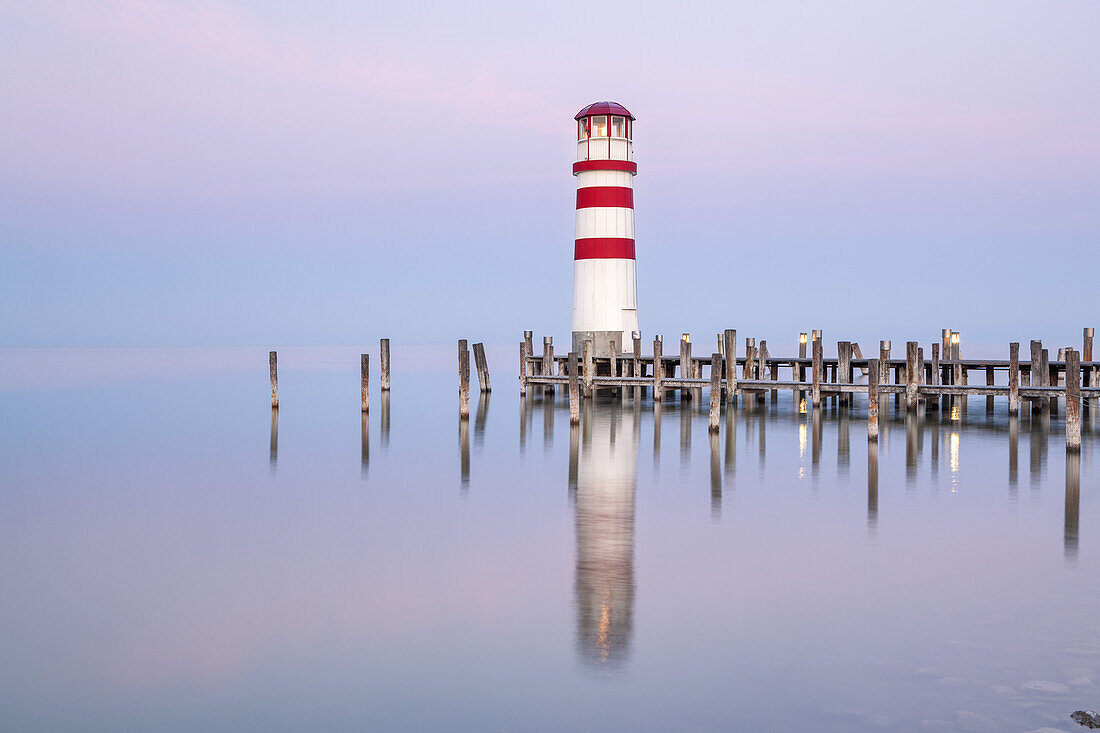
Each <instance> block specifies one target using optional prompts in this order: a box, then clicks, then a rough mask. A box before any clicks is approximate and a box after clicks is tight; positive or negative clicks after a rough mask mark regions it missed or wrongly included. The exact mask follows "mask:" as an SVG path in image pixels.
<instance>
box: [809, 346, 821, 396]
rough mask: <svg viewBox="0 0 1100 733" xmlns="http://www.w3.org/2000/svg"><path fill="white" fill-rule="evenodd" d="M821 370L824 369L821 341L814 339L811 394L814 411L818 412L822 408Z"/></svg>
mask: <svg viewBox="0 0 1100 733" xmlns="http://www.w3.org/2000/svg"><path fill="white" fill-rule="evenodd" d="M821 368H822V353H821V339H814V343H813V369H812V371H813V390H812V392H811V393H810V394H811V398H812V402H813V406H814V410H815V411H816V410H817V409H818V408H819V407H820V406H821Z"/></svg>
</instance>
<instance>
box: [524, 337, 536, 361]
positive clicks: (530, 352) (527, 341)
mask: <svg viewBox="0 0 1100 733" xmlns="http://www.w3.org/2000/svg"><path fill="white" fill-rule="evenodd" d="M523 345H524V346H526V347H527V356H534V355H535V339H534V332H533V331H524V332H523Z"/></svg>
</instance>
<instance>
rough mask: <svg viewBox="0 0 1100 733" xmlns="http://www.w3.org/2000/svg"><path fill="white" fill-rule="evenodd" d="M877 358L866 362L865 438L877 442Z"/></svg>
mask: <svg viewBox="0 0 1100 733" xmlns="http://www.w3.org/2000/svg"><path fill="white" fill-rule="evenodd" d="M878 378H879V367H878V359H871V361H870V362H869V363H868V364H867V440H868V441H870V442H872V443H877V442H878Z"/></svg>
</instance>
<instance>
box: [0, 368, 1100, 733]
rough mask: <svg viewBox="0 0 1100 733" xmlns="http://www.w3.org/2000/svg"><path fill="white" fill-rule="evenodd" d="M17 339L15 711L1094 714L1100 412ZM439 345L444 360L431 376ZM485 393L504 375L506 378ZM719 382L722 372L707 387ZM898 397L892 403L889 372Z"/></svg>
mask: <svg viewBox="0 0 1100 733" xmlns="http://www.w3.org/2000/svg"><path fill="white" fill-rule="evenodd" d="M513 351H514V350H513V349H511V348H508V349H503V350H499V351H498V350H492V351H491V353H490V359H491V363H490V366H491V368H492V376H493V380H494V382H493V383H494V387H495V389H494V391H493V393H492V396H491V398H490V399H487V400H485V399H483V400H482V401H481V402H478V400H477V394H476V391H475V393H474V395H473V399H472V404H471V417H470V420H469V421H468V422H462V421H460V420H459V418H458V412H457V380H456V377H455V370H454V368H453V366H452V365H453V364H454V361H455V360H454V356H453V347H448V348H446V349H443V348H439V349H434V348H428V347H424V348H404V349H402V348H398V347H395V350H394V377H393V391H392V393H391V394H390V395H389V397H388V399H383V398H382V396H381V395H380V394H379V392H378V389H377V381H376V382H375V384H374V385H372V393H371V411H370V414H369V417H368V419H367V421H366V424H365V425H364V422H363V418H362V415H361V413H360V410H359V394H358V392H359V374H358V364H359V356H358V354H359V352H358V350H355V349H337V348H333V349H284V350H280V401H281V408H280V410H279V411H278V413H277V415H273V414H272V411H271V409H270V402H269V393H268V382H267V352H266V350H264V349H119V350H110V349H85V350H82V349H0V466H2V472H0V729H2V730H5V731H149V730H157V731H197V730H202V731H253V730H255V731H275V730H333V731H345V730H346V731H365V730H371V731H374V730H449V731H466V730H468V731H497V730H499V731H546V730H585V731H588V730H591V731H606V730H630V731H648V730H654V731H657V730H699V731H710V730H746V731H749V730H752V731H765V730H767V731H771V730H774V731H806V730H814V731H853V730H892V731H928V730H932V731H955V730H958V731H1030V730H1037V729H1042V728H1044V727H1047V728H1049V729H1054V730H1064V731H1074V730H1081V729H1080V728H1079V727H1078V726H1077V725H1076V724H1075V723H1073V722H1072V721H1071V720H1070V719H1069V717H1068V715H1069V713H1071V712H1072V711H1074V710H1077V709H1082V708H1097V707H1100V684H1098V682H1100V541H1098V540H1100V502H1098V501H1097V495H1098V493H1100V486H1098V485H1097V484H1098V481H1097V479H1098V477H1100V471H1098V467H1097V447H1098V445H1100V421H1098V416H1097V414H1096V412H1095V411H1092V412H1086V413H1085V419H1084V425H1083V449H1082V452H1081V455H1080V458H1079V459H1076V460H1070V461H1067V458H1066V454H1065V449H1064V433H1063V427H1064V425H1063V423H1062V415H1061V414H1060V413H1056V414H1050V413H1049V412H1044V413H1037V414H1036V415H1035V416H1032V415H1031V414H1030V413H1029V411H1028V409H1027V408H1026V407H1022V408H1021V415H1020V417H1019V419H1018V420H1012V421H1010V420H1009V419H1008V416H1007V414H1006V413H1007V407H1006V404H1005V400H1003V399H1002V400H998V401H997V402H996V403H995V404H994V405H993V407H992V409H991V410H990V409H989V408H988V407H987V403H986V400H985V399H984V398H974V399H971V400H970V401H969V403H968V404H966V405H965V407H963V406H961V405H955V406H954V408H953V407H952V406H951V405H944V406H943V409H940V410H937V411H933V412H929V413H927V414H926V415H925V416H924V417H923V418H920V419H917V418H915V417H910V418H908V419H907V418H906V416H905V414H904V411H903V410H897V409H896V408H894V407H893V405H894V401H893V399H892V398H891V399H890V400H889V402H888V404H890V405H891V409H890V410H889V411H888V412H886V414H884V416H883V418H882V434H881V439H880V443H879V447H878V449H877V451H871V452H870V453H869V451H868V444H867V440H866V412H865V410H866V403H865V399H864V398H863V397H859V398H857V401H856V404H855V405H854V406H853V407H852V408H850V410H845V409H841V408H838V407H837V406H835V405H827V406H823V408H822V410H821V411H820V412H819V413H818V414H817V415H814V414H812V410H809V411H808V413H810V414H807V413H803V412H801V411H800V409H799V408H800V405H799V404H797V403H796V402H795V401H794V399H792V395H791V394H790V393H789V392H781V393H779V396H778V400H777V401H772V400H771V399H769V400H768V401H767V402H766V403H765V404H755V401H754V400H752V399H750V398H743V399H742V400H740V401H739V403H738V405H737V407H736V408H735V409H733V410H730V411H728V412H725V414H724V415H723V418H722V424H721V431H720V433H719V434H718V435H717V436H713V437H712V436H711V435H709V434H708V431H707V415H706V405H705V404H702V401H700V402H691V401H688V402H683V403H681V402H680V400H679V399H678V398H673V399H671V400H668V401H666V402H665V403H664V404H663V405H661V406H660V407H659V409H655V408H654V405H653V403H652V401H651V395H650V394H649V391H648V390H647V391H646V393H645V395H644V396H643V397H642V398H641V399H640V400H636V399H635V396H634V395H633V394H630V393H628V394H627V395H626V398H625V399H623V398H622V397H620V396H612V395H606V394H601V395H599V396H598V397H597V398H596V399H594V400H592V401H591V402H590V403H589V404H587V405H586V406H585V409H584V413H583V419H582V422H581V425H580V426H577V427H575V428H573V429H571V428H570V425H569V411H568V401H567V399H566V395H565V394H564V392H563V391H561V390H559V392H558V394H556V395H554V396H553V397H550V396H543V395H541V394H538V393H537V392H536V393H535V394H533V395H531V396H530V397H528V398H527V399H526V400H525V401H524V402H523V403H522V404H521V400H520V398H519V395H518V387H517V383H516V380H515V369H516V367H515V363H514V362H515V361H516V360H515V358H514V354H513ZM436 369H438V371H434V370H436ZM475 384H476V382H475ZM703 395H704V396H705V395H706V393H705V392H704V393H703ZM883 402H884V404H885V403H887V400H886V398H885V396H884V398H883Z"/></svg>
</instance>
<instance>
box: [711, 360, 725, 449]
mask: <svg viewBox="0 0 1100 733" xmlns="http://www.w3.org/2000/svg"><path fill="white" fill-rule="evenodd" d="M721 403H722V355H721V354H719V353H718V352H715V353H713V354H711V357H710V424H709V426H708V429H709V430H710V432H712V433H717V432H718V413H719V409H720V405H721Z"/></svg>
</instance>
